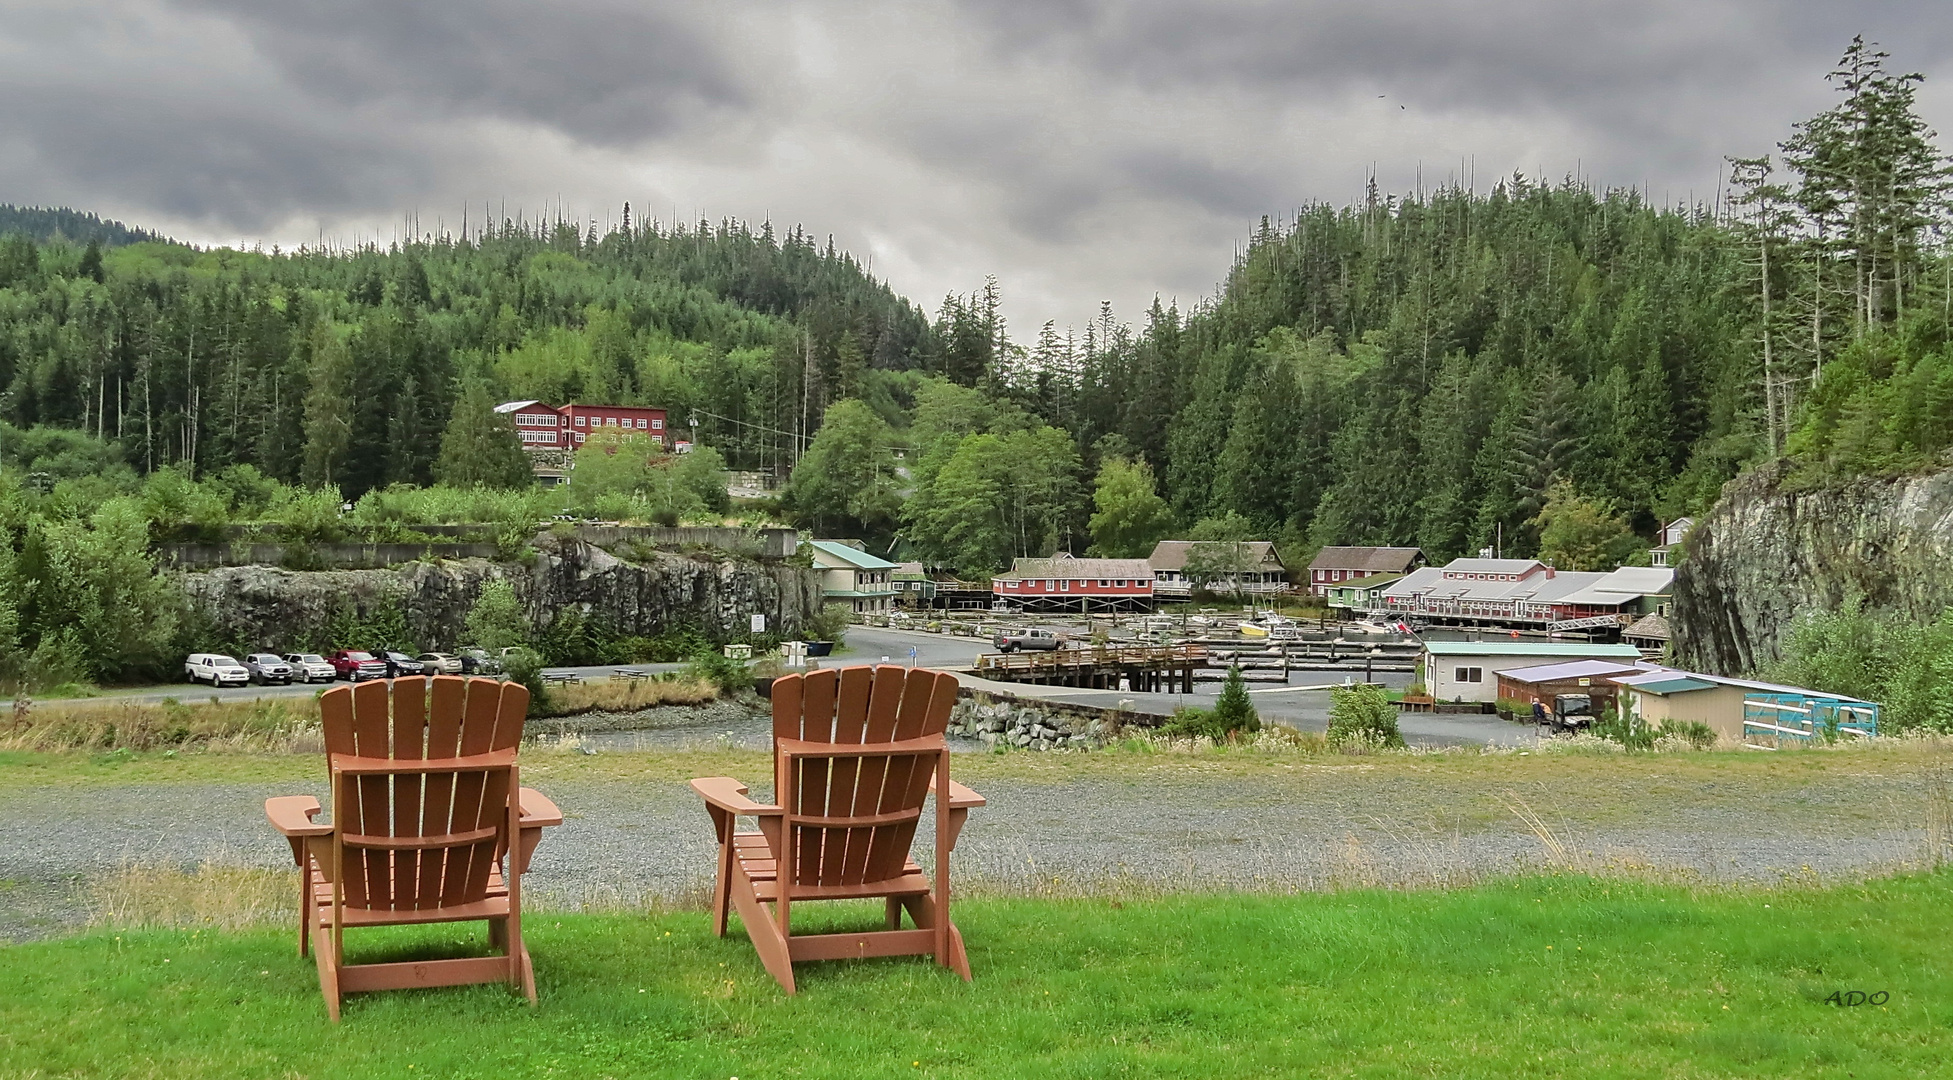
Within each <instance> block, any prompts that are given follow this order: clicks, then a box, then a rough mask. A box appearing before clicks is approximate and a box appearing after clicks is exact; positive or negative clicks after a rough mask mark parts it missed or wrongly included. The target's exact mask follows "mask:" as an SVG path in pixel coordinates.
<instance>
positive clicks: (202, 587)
mask: <svg viewBox="0 0 1953 1080" xmlns="http://www.w3.org/2000/svg"><path fill="white" fill-rule="evenodd" d="M496 579H501V580H506V581H508V582H510V583H511V584H512V585H513V586H514V588H515V593H516V596H517V597H518V598H519V599H520V600H521V601H522V603H523V605H524V606H525V607H526V609H527V611H528V615H529V622H530V625H531V626H534V627H537V628H542V627H546V626H548V625H549V624H550V623H551V622H552V621H554V620H555V619H556V618H557V617H558V616H559V614H560V613H561V612H564V611H567V610H571V609H575V610H578V611H580V612H582V613H583V614H584V615H585V616H587V617H591V618H594V619H598V620H601V621H602V622H604V623H605V624H607V625H608V626H609V627H611V628H612V629H614V630H615V631H616V632H617V633H619V634H623V635H643V636H647V637H648V636H653V635H656V634H658V633H660V632H661V631H664V630H667V629H671V628H673V627H677V626H683V625H691V626H695V627H698V628H699V629H701V630H703V631H705V632H706V633H707V634H709V635H712V636H714V637H721V636H731V635H736V634H743V633H745V632H746V631H747V629H748V616H751V615H765V616H766V625H767V629H768V630H769V631H771V632H775V633H787V634H791V633H793V632H795V631H796V630H798V629H799V627H800V625H801V624H802V622H803V621H804V620H805V619H806V618H807V617H808V616H809V615H810V614H812V613H814V612H816V611H818V610H819V608H820V595H821V594H820V583H819V580H818V578H816V576H815V574H814V572H813V571H812V570H810V569H808V568H806V567H802V566H797V565H794V564H791V563H787V562H781V561H759V560H754V559H748V558H737V557H730V556H724V557H717V558H714V557H711V556H708V555H700V554H690V553H687V554H674V553H666V552H657V553H651V554H646V555H644V556H642V558H641V559H639V560H638V561H626V560H624V559H620V558H618V557H616V556H614V555H611V554H609V553H608V552H606V551H604V550H603V549H601V548H598V547H594V546H592V545H590V544H587V543H584V542H582V541H580V540H576V539H570V538H561V537H543V538H539V539H538V540H537V542H536V555H535V556H534V558H533V559H529V560H525V561H523V562H491V561H488V560H486V559H463V560H458V561H442V562H417V563H409V564H406V565H402V566H393V567H388V568H386V569H384V570H330V571H293V570H280V569H276V568H272V567H266V566H238V567H224V568H221V569H216V570H210V571H206V572H202V573H186V574H184V575H182V581H183V590H184V594H185V595H186V597H187V598H188V599H189V601H190V604H191V606H192V607H193V608H194V609H195V610H196V612H197V613H198V614H199V615H200V616H201V617H203V618H204V619H206V620H208V621H209V623H210V624H211V626H212V630H213V635H212V636H213V638H214V640H215V641H220V642H231V643H236V644H240V645H243V646H245V647H247V648H249V649H273V648H279V649H282V648H287V647H295V646H292V644H291V643H293V642H304V641H316V640H319V639H320V637H321V636H322V635H323V634H324V633H325V632H326V631H327V630H328V628H330V627H331V626H333V625H334V624H335V623H338V622H341V621H343V620H357V621H358V622H359V623H364V624H373V623H377V622H381V621H384V620H385V619H387V618H389V617H390V615H389V613H390V612H394V611H397V612H399V613H400V616H401V617H403V618H404V620H405V623H406V628H407V631H408V634H409V636H410V637H412V639H413V640H414V641H416V642H418V643H419V644H420V645H421V647H422V648H427V649H442V650H445V649H452V648H454V647H455V646H457V645H461V644H465V643H466V642H465V641H464V640H463V639H464V638H465V636H466V621H467V617H468V609H469V608H471V607H472V606H474V603H475V599H476V597H477V596H479V595H480V593H481V588H482V585H483V584H485V583H487V582H489V581H492V580H496Z"/></svg>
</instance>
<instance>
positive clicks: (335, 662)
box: [326, 649, 387, 682]
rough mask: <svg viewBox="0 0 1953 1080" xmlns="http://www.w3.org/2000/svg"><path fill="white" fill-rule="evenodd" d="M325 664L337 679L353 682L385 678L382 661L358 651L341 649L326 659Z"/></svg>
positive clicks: (384, 664) (385, 669)
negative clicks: (329, 666)
mask: <svg viewBox="0 0 1953 1080" xmlns="http://www.w3.org/2000/svg"><path fill="white" fill-rule="evenodd" d="M326 662H327V663H330V664H331V665H332V670H333V672H334V673H335V674H337V675H338V676H339V678H342V679H350V680H352V681H353V682H362V681H364V680H366V679H384V678H386V677H387V665H386V662H385V661H384V660H376V659H374V657H373V654H372V653H369V652H361V651H360V650H358V649H341V650H339V651H338V652H336V653H333V654H332V655H331V656H329V657H327V658H326Z"/></svg>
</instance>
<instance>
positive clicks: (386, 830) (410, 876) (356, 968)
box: [264, 675, 563, 1022]
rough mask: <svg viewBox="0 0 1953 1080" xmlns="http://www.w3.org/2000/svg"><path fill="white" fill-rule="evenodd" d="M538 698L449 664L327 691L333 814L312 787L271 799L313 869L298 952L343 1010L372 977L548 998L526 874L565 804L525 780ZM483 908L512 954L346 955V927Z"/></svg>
mask: <svg viewBox="0 0 1953 1080" xmlns="http://www.w3.org/2000/svg"><path fill="white" fill-rule="evenodd" d="M389 706H391V708H389ZM528 709H529V691H528V689H527V688H525V687H524V686H523V685H522V684H521V683H513V682H511V683H503V682H497V681H496V680H494V679H464V678H460V677H457V676H447V675H443V676H439V677H436V678H433V679H426V678H418V677H414V678H402V679H391V680H376V681H373V682H366V683H360V684H357V685H355V686H340V687H335V688H333V689H331V690H327V691H326V692H325V693H324V694H322V695H320V697H319V712H320V714H321V719H322V720H323V721H324V726H325V744H326V764H327V767H328V769H329V770H330V772H331V777H332V805H333V822H332V824H330V825H321V824H317V823H315V822H314V821H313V820H312V819H313V818H314V817H316V816H317V815H318V813H319V810H320V806H319V800H317V799H315V798H313V797H311V796H310V795H294V796H286V797H283V798H275V799H267V800H266V801H265V804H264V810H265V815H266V816H267V817H269V818H270V819H271V823H272V825H274V826H276V827H277V829H278V831H279V832H281V833H284V834H285V838H286V839H287V840H289V841H291V845H292V858H293V859H294V860H296V861H297V863H298V866H299V870H300V879H301V884H300V892H299V908H298V912H299V914H298V918H299V935H298V951H299V955H301V956H303V955H305V953H306V952H307V950H308V948H309V950H310V951H311V952H312V953H313V954H314V955H315V956H316V957H317V960H318V965H319V989H320V990H321V991H322V992H323V993H324V994H325V1000H326V1014H327V1015H328V1016H330V1017H331V1018H332V1020H333V1021H334V1022H337V1021H338V1019H339V998H340V995H341V994H344V993H352V992H358V991H364V990H398V989H404V988H408V987H416V986H457V985H461V984H464V983H478V982H500V981H504V980H506V981H507V982H508V983H509V984H510V985H511V986H515V987H519V988H520V989H521V991H522V993H523V994H524V995H526V996H527V997H528V999H529V1001H530V1003H531V1004H534V1003H535V1000H536V979H535V971H534V969H533V967H532V965H531V964H530V962H529V953H528V950H527V949H525V948H524V947H523V944H522V884H521V883H522V873H523V871H524V870H526V869H527V868H528V865H529V858H530V856H531V855H532V854H534V852H535V850H536V844H537V842H538V841H539V840H541V838H542V830H543V828H544V827H545V826H550V825H560V824H562V822H563V815H562V814H561V813H560V812H559V811H558V810H557V809H556V807H555V805H554V804H552V803H551V802H550V801H549V800H548V799H546V798H544V797H543V796H542V794H541V793H539V792H536V791H533V790H531V789H529V788H523V787H519V781H518V777H517V772H516V761H515V758H516V746H517V744H518V743H519V742H520V741H521V739H522V719H523V716H524V715H525V714H526V713H527V712H528ZM511 852H513V854H511ZM504 857H508V867H507V873H506V874H505V873H504V871H503V859H504ZM474 919H484V920H487V922H488V934H489V941H490V943H491V944H492V945H493V946H494V947H495V948H496V949H497V950H499V951H500V952H501V954H502V955H500V956H485V957H471V958H466V959H446V960H424V961H409V962H403V963H390V964H356V965H349V964H347V963H346V962H345V933H346V928H347V927H351V926H394V925H401V924H409V923H437V922H461V921H468V920H474Z"/></svg>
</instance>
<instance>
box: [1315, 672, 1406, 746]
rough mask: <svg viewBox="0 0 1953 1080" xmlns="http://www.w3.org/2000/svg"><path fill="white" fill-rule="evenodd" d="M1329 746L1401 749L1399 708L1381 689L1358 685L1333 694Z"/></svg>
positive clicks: (1338, 688) (1330, 709)
mask: <svg viewBox="0 0 1953 1080" xmlns="http://www.w3.org/2000/svg"><path fill="white" fill-rule="evenodd" d="M1329 745H1331V746H1335V747H1338V748H1343V747H1352V746H1357V747H1400V746H1403V745H1404V736H1403V733H1402V732H1400V731H1398V730H1397V706H1396V705H1394V704H1392V703H1391V701H1390V695H1389V694H1387V693H1385V692H1384V689H1383V687H1381V686H1370V685H1367V684H1356V685H1350V686H1338V687H1334V688H1332V689H1331V690H1330V691H1329Z"/></svg>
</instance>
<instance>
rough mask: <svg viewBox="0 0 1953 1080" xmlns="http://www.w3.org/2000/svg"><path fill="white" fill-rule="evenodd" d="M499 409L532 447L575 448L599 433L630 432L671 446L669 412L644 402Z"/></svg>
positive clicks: (525, 404) (510, 404)
mask: <svg viewBox="0 0 1953 1080" xmlns="http://www.w3.org/2000/svg"><path fill="white" fill-rule="evenodd" d="M495 411H496V412H499V413H508V414H509V415H510V416H511V418H512V419H514V421H515V434H516V437H517V438H518V439H521V440H522V445H523V448H524V449H528V450H575V449H576V448H577V447H579V446H582V445H583V444H584V443H585V442H587V441H589V438H590V436H592V435H597V434H612V435H621V434H623V433H625V432H630V433H631V434H634V435H642V436H644V437H645V438H648V439H656V440H658V441H659V442H661V443H663V444H664V445H666V446H670V445H671V436H670V433H669V432H668V431H667V430H666V428H665V411H664V410H663V409H649V408H645V407H643V406H641V405H576V404H571V405H562V406H557V405H549V404H546V403H544V402H541V401H505V402H503V403H502V404H500V405H497V406H495Z"/></svg>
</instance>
